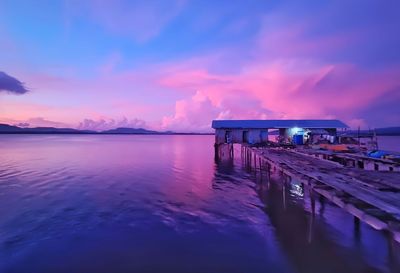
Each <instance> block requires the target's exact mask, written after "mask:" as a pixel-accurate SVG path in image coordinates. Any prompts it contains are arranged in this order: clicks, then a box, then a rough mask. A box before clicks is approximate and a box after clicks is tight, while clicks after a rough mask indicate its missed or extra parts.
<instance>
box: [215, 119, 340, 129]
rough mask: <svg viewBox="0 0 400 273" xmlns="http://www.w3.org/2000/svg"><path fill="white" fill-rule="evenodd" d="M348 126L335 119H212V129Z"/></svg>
mask: <svg viewBox="0 0 400 273" xmlns="http://www.w3.org/2000/svg"><path fill="white" fill-rule="evenodd" d="M293 127H299V128H307V129H312V128H322V129H324V128H348V126H347V125H346V124H344V123H343V122H341V121H340V120H337V119H299V120H295V119H269V120H213V122H212V128H214V129H223V128H225V129H227V128H231V129H262V128H269V129H279V128H293Z"/></svg>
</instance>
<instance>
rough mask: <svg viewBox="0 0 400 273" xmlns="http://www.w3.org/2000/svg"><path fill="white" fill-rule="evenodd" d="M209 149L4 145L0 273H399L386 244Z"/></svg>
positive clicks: (82, 141) (157, 141)
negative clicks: (312, 206)
mask: <svg viewBox="0 0 400 273" xmlns="http://www.w3.org/2000/svg"><path fill="white" fill-rule="evenodd" d="M213 140H214V138H213V136H111V135H110V136H79V135H75V136H74V135H72V136H68V135H67V136H62V135H60V136H43V135H42V136H40V135H32V136H29V135H21V136H19V135H1V136H0V215H1V217H0V272H29V273H35V272H38V273H46V272H68V273H75V272H85V273H86V272H112V273H118V272H251V273H256V272H288V273H291V272H300V273H303V272H304V273H312V272H318V273H320V272H322V273H325V272H332V273H337V272H341V273H346V272H400V265H399V245H398V244H397V243H394V242H393V241H392V240H390V238H387V236H386V235H385V234H383V233H381V232H377V231H375V230H373V229H371V228H369V227H368V226H365V225H363V224H361V225H360V228H359V229H357V228H356V225H355V224H354V220H353V218H352V217H351V216H350V215H348V214H347V213H345V212H343V211H341V210H340V209H338V208H336V207H335V206H333V205H331V204H330V203H329V202H327V201H324V199H322V198H321V199H320V198H317V203H316V211H315V215H313V214H312V213H311V209H310V201H309V196H308V193H307V191H306V192H305V193H304V192H302V191H301V190H300V189H299V187H298V186H297V185H296V181H293V182H292V183H291V184H287V183H286V184H285V183H283V181H282V179H281V178H280V177H279V176H278V175H277V174H275V175H274V176H273V177H272V180H271V181H269V182H268V181H266V178H265V177H263V176H260V174H258V173H257V174H255V173H253V172H251V171H249V170H246V168H245V167H244V166H243V165H242V162H241V159H240V156H238V157H237V158H236V159H235V160H234V161H233V162H232V161H224V162H219V163H216V162H215V161H214V157H213V156H214V155H213ZM236 154H237V155H239V154H240V153H239V152H236Z"/></svg>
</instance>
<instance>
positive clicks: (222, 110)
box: [0, 0, 400, 131]
mask: <svg viewBox="0 0 400 273" xmlns="http://www.w3.org/2000/svg"><path fill="white" fill-rule="evenodd" d="M399 10H400V1H395V0H393V1H391V0H385V1H382V0H374V1H372V0H352V1H339V0H338V1H319V0H318V1H317V0H314V1H265V0H260V1H257V0H251V1H244V0H242V1H234V0H229V1H228V0H226V1H224V0H219V1H203V0H198V1H189V0H187V1H185V0H180V1H170V0H163V1H156V0H150V1H120V0H117V1H105V0H104V1H102V0H87V1H78V0H65V1H53V0H49V1H44V0H40V1H33V0H32V1H22V0H21V1H20V0H13V1H11V0H9V1H8V0H3V1H0V122H3V123H10V124H23V125H24V126H28V124H29V126H56V127H65V126H67V127H75V128H82V129H94V130H102V129H109V128H115V127H145V128H149V129H156V130H175V131H210V124H211V120H212V119H216V118H220V119H242V118H243V119H259V118H263V119H268V118H271V119H277V118H338V119H341V120H343V121H344V122H346V123H347V124H348V125H350V126H351V127H354V128H355V127H357V126H361V127H363V128H367V127H371V128H374V127H385V126H399V125H400V110H399V109H400V107H399V106H398V105H399V104H400V16H399V15H398V13H399Z"/></svg>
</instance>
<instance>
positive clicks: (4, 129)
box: [0, 124, 96, 134]
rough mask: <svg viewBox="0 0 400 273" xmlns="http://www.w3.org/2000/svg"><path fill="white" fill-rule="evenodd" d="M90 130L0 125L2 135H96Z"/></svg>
mask: <svg viewBox="0 0 400 273" xmlns="http://www.w3.org/2000/svg"><path fill="white" fill-rule="evenodd" d="M94 133H96V132H94V131H89V130H77V129H72V128H54V127H36V128H21V127H18V126H13V125H8V124H0V134H94Z"/></svg>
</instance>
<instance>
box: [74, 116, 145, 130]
mask: <svg viewBox="0 0 400 273" xmlns="http://www.w3.org/2000/svg"><path fill="white" fill-rule="evenodd" d="M119 127H125V128H146V122H145V121H144V120H140V119H137V118H135V119H127V118H126V117H124V118H122V119H120V120H115V119H107V118H101V119H98V120H93V119H84V120H83V121H82V122H80V123H79V125H78V127H77V128H78V129H80V130H92V131H104V130H110V129H114V128H119Z"/></svg>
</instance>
